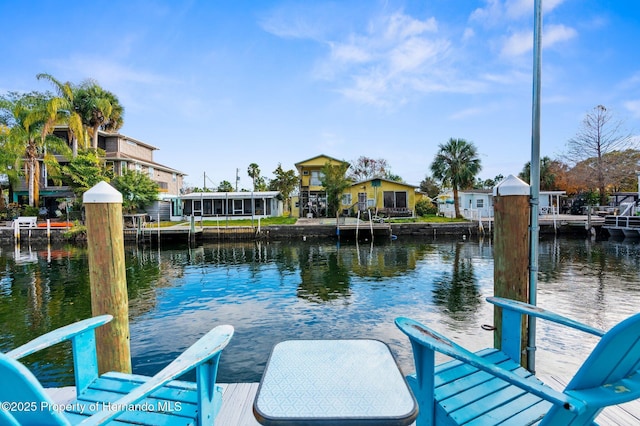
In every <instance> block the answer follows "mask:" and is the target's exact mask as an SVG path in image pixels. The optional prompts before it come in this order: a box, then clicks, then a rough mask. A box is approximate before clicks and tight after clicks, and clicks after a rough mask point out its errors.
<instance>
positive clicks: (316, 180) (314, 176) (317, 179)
mask: <svg viewBox="0 0 640 426" xmlns="http://www.w3.org/2000/svg"><path fill="white" fill-rule="evenodd" d="M323 177H324V175H323V174H322V172H320V171H317V170H316V171H312V172H311V182H310V185H311V186H322V182H321V180H322V178H323Z"/></svg>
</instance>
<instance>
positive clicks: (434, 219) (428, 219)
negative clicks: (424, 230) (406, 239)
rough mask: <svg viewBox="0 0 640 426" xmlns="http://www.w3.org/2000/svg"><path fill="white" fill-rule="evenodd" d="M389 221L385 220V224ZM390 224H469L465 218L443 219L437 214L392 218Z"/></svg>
mask: <svg viewBox="0 0 640 426" xmlns="http://www.w3.org/2000/svg"><path fill="white" fill-rule="evenodd" d="M386 221H387V220H386V219H385V222H386ZM389 222H390V223H451V222H468V220H467V219H464V218H459V219H457V218H454V217H443V216H437V215H435V214H430V215H427V216H418V217H402V218H400V217H399V218H391V219H390V220H389Z"/></svg>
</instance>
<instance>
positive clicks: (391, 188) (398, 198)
mask: <svg viewBox="0 0 640 426" xmlns="http://www.w3.org/2000/svg"><path fill="white" fill-rule="evenodd" d="M416 188H417V186H414V185H409V184H407V183H404V182H396V181H392V180H388V179H383V178H375V179H368V180H364V181H362V182H357V183H354V184H353V185H352V186H351V188H349V190H348V192H345V193H344V194H342V206H341V208H342V211H343V213H351V214H353V213H355V212H357V211H360V212H363V211H366V210H368V209H371V210H373V211H374V213H376V214H378V215H384V216H415V207H416V201H417V200H416Z"/></svg>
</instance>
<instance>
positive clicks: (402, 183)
mask: <svg viewBox="0 0 640 426" xmlns="http://www.w3.org/2000/svg"><path fill="white" fill-rule="evenodd" d="M374 180H381V181H384V182H389V183H395V184H398V185H403V186H409V187H411V188H419V186H416V185H411V184H410V183H406V182H398V181H396V180H391V179H385V178H377V177H374V178H371V179H365V180H361V181H358V182H355V183H354V184H353V185H362V184H363V183H367V182H371V181H374Z"/></svg>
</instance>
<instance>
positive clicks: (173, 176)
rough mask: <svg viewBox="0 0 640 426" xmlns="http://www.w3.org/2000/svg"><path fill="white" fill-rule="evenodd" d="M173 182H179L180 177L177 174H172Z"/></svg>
mask: <svg viewBox="0 0 640 426" xmlns="http://www.w3.org/2000/svg"><path fill="white" fill-rule="evenodd" d="M171 180H173V181H174V182H175V181H176V180H178V176H177V175H176V174H175V173H174V174H172V175H171Z"/></svg>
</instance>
